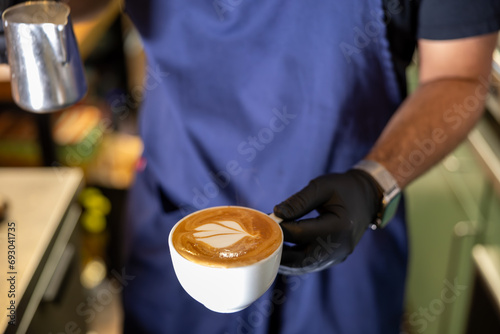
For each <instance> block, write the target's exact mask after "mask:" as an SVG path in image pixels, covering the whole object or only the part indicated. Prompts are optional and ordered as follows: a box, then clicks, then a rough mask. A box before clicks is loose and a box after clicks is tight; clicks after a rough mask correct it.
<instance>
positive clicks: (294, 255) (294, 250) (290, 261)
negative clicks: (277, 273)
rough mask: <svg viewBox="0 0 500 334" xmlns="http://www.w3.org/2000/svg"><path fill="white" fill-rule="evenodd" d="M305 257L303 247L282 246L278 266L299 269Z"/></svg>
mask: <svg viewBox="0 0 500 334" xmlns="http://www.w3.org/2000/svg"><path fill="white" fill-rule="evenodd" d="M306 256H307V255H306V250H305V248H304V247H300V246H288V245H283V252H282V253H281V262H280V265H282V266H286V267H291V268H301V267H302V263H303V262H304V259H305V258H306Z"/></svg>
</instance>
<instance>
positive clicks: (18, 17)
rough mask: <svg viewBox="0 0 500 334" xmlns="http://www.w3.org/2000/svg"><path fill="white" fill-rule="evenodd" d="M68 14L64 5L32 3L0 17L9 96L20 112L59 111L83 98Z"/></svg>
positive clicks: (84, 88) (81, 75)
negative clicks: (10, 90)
mask: <svg viewBox="0 0 500 334" xmlns="http://www.w3.org/2000/svg"><path fill="white" fill-rule="evenodd" d="M69 13H70V9H69V7H68V6H67V5H65V4H63V3H59V2H53V1H37V2H26V3H22V4H19V5H16V6H12V7H10V8H8V9H7V10H5V11H4V13H3V14H2V19H3V24H4V30H5V37H6V44H7V56H8V60H9V65H10V68H11V85H12V96H13V98H14V101H15V102H16V104H18V105H19V106H20V107H21V108H23V109H25V110H28V111H32V112H38V113H45V112H50V111H55V110H60V109H63V108H65V107H68V106H71V105H73V104H75V103H76V102H78V101H79V100H80V99H82V98H83V96H84V95H85V94H86V92H87V84H86V81H85V76H84V72H83V65H82V61H81V59H80V54H79V52H78V46H77V43H76V39H75V36H74V33H73V28H72V25H71V19H70V16H69Z"/></svg>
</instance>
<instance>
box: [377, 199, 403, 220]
mask: <svg viewBox="0 0 500 334" xmlns="http://www.w3.org/2000/svg"><path fill="white" fill-rule="evenodd" d="M400 199H401V193H399V194H397V195H396V196H394V197H393V198H392V200H389V202H388V203H386V200H385V198H384V203H383V205H384V208H383V209H382V210H383V212H382V214H381V216H382V217H381V222H380V227H384V226H385V225H387V223H388V222H389V221H390V220H391V219H392V217H394V215H395V214H396V210H397V209H398V206H399V200H400Z"/></svg>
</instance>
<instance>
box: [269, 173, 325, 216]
mask: <svg viewBox="0 0 500 334" xmlns="http://www.w3.org/2000/svg"><path fill="white" fill-rule="evenodd" d="M326 188H327V187H325V186H324V184H323V182H322V181H321V178H318V179H314V180H312V181H311V182H309V184H308V185H307V186H306V187H304V188H303V189H302V190H300V191H299V192H297V193H295V194H294V195H292V196H290V197H289V198H288V199H286V200H285V201H284V202H282V203H280V204H278V205H276V206H275V207H274V214H275V215H276V216H278V217H280V218H283V219H284V220H295V219H298V218H300V217H302V216H304V215H305V214H307V213H309V212H311V211H312V210H314V209H316V208H317V207H319V206H320V205H321V204H323V203H325V202H326V201H328V199H329V198H330V197H331V194H330V193H329V192H328V191H327V189H326Z"/></svg>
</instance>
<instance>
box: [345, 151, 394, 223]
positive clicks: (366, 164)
mask: <svg viewBox="0 0 500 334" xmlns="http://www.w3.org/2000/svg"><path fill="white" fill-rule="evenodd" d="M353 169H359V170H362V171H364V172H365V173H367V174H369V175H370V176H371V177H372V178H373V179H374V180H375V182H376V183H377V185H378V188H379V190H380V191H381V192H382V203H381V205H380V210H379V212H378V213H377V216H376V218H375V222H374V224H372V226H371V227H372V229H376V228H383V227H385V226H386V225H387V223H388V222H389V221H390V220H391V219H392V217H393V216H394V214H395V213H396V209H397V207H398V204H399V199H400V197H401V189H400V188H399V186H398V183H397V181H396V179H395V178H394V177H393V176H392V174H391V173H390V172H389V171H388V170H387V169H385V167H384V166H382V165H381V164H379V163H378V162H376V161H373V160H361V161H360V162H358V163H357V164H356V165H354V166H353Z"/></svg>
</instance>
